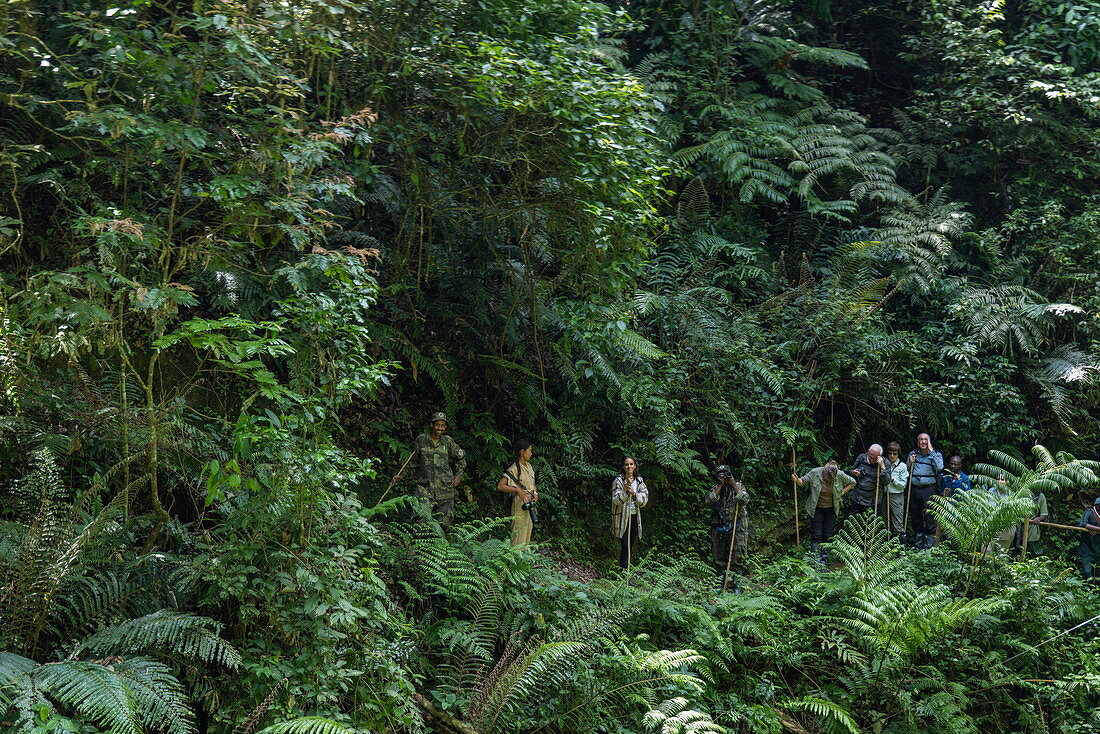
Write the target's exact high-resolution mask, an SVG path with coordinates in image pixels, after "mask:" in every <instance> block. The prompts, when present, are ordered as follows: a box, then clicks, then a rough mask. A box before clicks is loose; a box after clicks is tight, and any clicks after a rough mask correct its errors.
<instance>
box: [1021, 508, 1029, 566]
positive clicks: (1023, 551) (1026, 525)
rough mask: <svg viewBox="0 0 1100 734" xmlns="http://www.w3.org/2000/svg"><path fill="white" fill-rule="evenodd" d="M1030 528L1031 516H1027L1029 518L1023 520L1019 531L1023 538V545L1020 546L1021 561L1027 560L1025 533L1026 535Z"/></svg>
mask: <svg viewBox="0 0 1100 734" xmlns="http://www.w3.org/2000/svg"><path fill="white" fill-rule="evenodd" d="M1030 530H1031V518H1030V517H1029V518H1026V519H1025V520H1024V527H1023V529H1022V530H1021V531H1020V533H1021V534H1022V536H1023V539H1024V540H1023V545H1022V547H1021V548H1020V560H1021V561H1026V560H1027V535H1028V532H1029V531H1030Z"/></svg>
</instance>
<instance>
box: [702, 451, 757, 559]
mask: <svg viewBox="0 0 1100 734" xmlns="http://www.w3.org/2000/svg"><path fill="white" fill-rule="evenodd" d="M715 474H716V479H717V481H716V482H715V484H714V485H713V486H712V487H711V488H710V492H708V493H707V497H706V501H707V504H709V505H711V506H712V508H713V509H712V511H711V518H710V527H711V532H710V551H711V559H712V560H713V561H714V569H715V571H717V572H718V574H719V575H722V574H724V573H725V571H726V562H727V560H729V558H730V543H731V542H732V543H733V562H732V564H731V566H730V567H731V568H732V569H735V570H736V571H737V572H738V573H740V572H741V571H742V570H743V569H744V564H745V554H746V553H747V552H748V549H749V534H748V533H749V517H748V514H749V513H748V503H749V493H748V492H747V491H745V488H744V487H743V486H742V485H741V482H739V481H737V480H736V479H734V478H733V472H732V471H730V468H729V467H728V466H726V465H725V464H722V465H721V466H719V467H718V468H717V469H716V470H715ZM735 515H736V522H735V517H734V516H735Z"/></svg>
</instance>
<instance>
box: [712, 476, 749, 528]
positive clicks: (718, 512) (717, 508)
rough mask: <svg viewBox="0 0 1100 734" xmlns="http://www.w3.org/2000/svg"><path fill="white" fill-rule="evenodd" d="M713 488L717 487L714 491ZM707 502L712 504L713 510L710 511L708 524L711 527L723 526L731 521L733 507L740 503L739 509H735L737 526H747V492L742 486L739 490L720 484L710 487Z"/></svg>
mask: <svg viewBox="0 0 1100 734" xmlns="http://www.w3.org/2000/svg"><path fill="white" fill-rule="evenodd" d="M715 489H718V491H717V492H715ZM707 504H709V505H713V512H712V513H711V518H710V526H711V527H712V528H717V527H723V526H725V525H729V524H732V523H733V515H734V507H735V506H736V505H740V506H741V507H740V509H738V510H737V526H738V527H748V519H749V508H748V505H749V493H748V492H747V491H746V490H745V488H744V487H742V488H741V489H739V490H736V491H735V490H734V489H733V487H730V486H729V485H722V486H721V488H720V489H719V488H718V485H714V486H712V487H711V489H710V492H708V493H707Z"/></svg>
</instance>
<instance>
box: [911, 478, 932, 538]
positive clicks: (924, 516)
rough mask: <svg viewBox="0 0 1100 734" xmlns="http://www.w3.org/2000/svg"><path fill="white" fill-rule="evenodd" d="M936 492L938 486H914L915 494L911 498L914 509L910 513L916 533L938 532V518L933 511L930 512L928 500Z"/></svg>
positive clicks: (928, 533) (929, 533)
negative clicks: (934, 516)
mask: <svg viewBox="0 0 1100 734" xmlns="http://www.w3.org/2000/svg"><path fill="white" fill-rule="evenodd" d="M935 493H936V486H935V485H929V486H927V487H913V494H912V496H911V497H910V498H909V501H910V503H911V505H912V508H911V509H912V511H911V512H910V513H909V520H910V524H911V525H912V526H913V533H914V534H916V535H934V534H935V533H936V520H935V518H933V517H932V513H930V512H928V500H929V498H931V497H932V495H934V494H935Z"/></svg>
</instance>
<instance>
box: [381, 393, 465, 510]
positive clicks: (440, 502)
mask: <svg viewBox="0 0 1100 734" xmlns="http://www.w3.org/2000/svg"><path fill="white" fill-rule="evenodd" d="M430 425H431V430H430V431H428V433H422V434H420V435H419V436H417V437H416V443H415V444H413V453H412V457H411V458H412V459H414V460H416V463H417V466H418V468H419V476H418V477H417V481H416V489H415V490H414V494H415V495H416V496H417V497H419V498H420V499H422V500H424V501H426V502H428V503H430V505H431V511H432V515H433V516H434V517H435V518H436V519H437V520H438V521H439V524H440V525H442V526H443V527H444V528H447V527H450V525H451V523H452V522H453V521H454V518H455V491H456V490H457V489H458V484H459V482H461V481H462V473H463V472H464V471H466V452H465V451H463V450H462V448H461V447H459V445H458V444H457V443H455V440H454V439H453V438H451V437H450V436H448V435H446V434H447V414H446V413H436V414H435V415H433V416H432V420H431V423H430ZM393 479H394V482H395V483H396V482H399V481H401V475H400V474H398V475H397V476H396V477H394V478H393ZM467 499H470V498H469V493H467Z"/></svg>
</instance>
